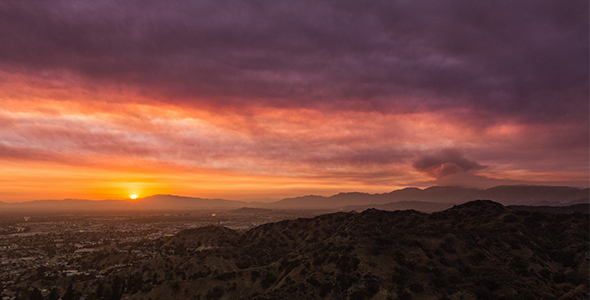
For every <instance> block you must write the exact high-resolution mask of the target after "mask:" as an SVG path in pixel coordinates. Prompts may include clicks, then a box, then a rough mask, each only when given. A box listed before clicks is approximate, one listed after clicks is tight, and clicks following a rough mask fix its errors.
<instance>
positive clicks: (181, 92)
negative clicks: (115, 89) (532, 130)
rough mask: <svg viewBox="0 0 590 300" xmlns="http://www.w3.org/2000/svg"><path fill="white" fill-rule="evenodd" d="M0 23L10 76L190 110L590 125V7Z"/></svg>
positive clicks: (81, 11) (28, 9) (7, 15)
mask: <svg viewBox="0 0 590 300" xmlns="http://www.w3.org/2000/svg"><path fill="white" fill-rule="evenodd" d="M0 19H1V20H2V23H1V26H0V39H1V40H2V41H3V43H2V44H1V45H0V65H2V67H3V68H4V69H5V70H12V71H14V72H23V73H25V74H29V75H31V74H37V73H43V74H54V76H58V75H59V74H62V73H64V72H65V73H71V74H74V75H76V76H79V77H80V78H81V80H84V81H86V82H90V84H96V86H97V87H102V86H104V85H114V86H117V85H124V86H129V87H134V88H136V89H138V90H139V91H141V92H142V93H144V94H145V95H150V96H151V97H153V98H154V99H158V100H159V101H162V102H167V103H173V104H178V105H188V106H193V107H211V108H216V109H221V110H224V109H227V108H228V107H242V108H243V107H250V106H272V107H283V108H294V107H296V108H300V107H306V108H313V109H328V110H353V111H354V110H368V111H380V112H384V113H408V112H416V111H441V110H445V111H448V112H449V113H451V112H455V111H461V110H465V109H466V110H468V113H467V114H462V115H461V117H466V116H470V118H473V122H478V121H479V122H481V124H483V125H485V124H491V123H495V122H497V121H498V119H502V120H503V119H507V118H509V119H514V120H517V121H518V122H524V123H547V122H549V123H554V122H556V123H560V122H566V123H576V122H577V123H579V122H580V121H582V120H587V111H588V109H587V108H588V101H587V98H588V62H589V60H588V59H589V58H588V57H589V55H588V52H589V50H588V44H589V42H588V41H589V40H588V36H589V34H588V26H587V23H588V3H587V2H583V1H568V2H566V3H563V2H562V1H519V2H513V1H509V0H503V1H494V3H493V4H490V3H479V2H473V1H463V0H446V1H426V0H423V1H395V2H391V1H376V2H372V3H371V4H359V3H356V2H354V1H330V0H325V1H319V2H318V1H298V2H296V3H295V2H288V3H284V2H273V1H267V2H256V3H253V2H243V1H213V0H211V1H198V2H187V1H171V2H170V1H169V2H166V4H163V3H159V2H157V1H139V0H137V1H124V2H121V1H101V2H96V1H77V2H76V3H75V4H74V3H73V2H71V1H59V0H55V1H18V2H12V3H10V4H4V5H2V6H0ZM580 108H582V109H580ZM238 111H240V109H238Z"/></svg>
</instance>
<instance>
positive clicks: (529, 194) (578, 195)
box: [261, 185, 590, 209]
mask: <svg viewBox="0 0 590 300" xmlns="http://www.w3.org/2000/svg"><path fill="white" fill-rule="evenodd" d="M589 193H590V191H589V189H579V188H574V187H553V186H524V185H523V186H521V185H519V186H498V187H494V188H490V189H486V190H479V189H472V188H462V187H429V188H426V189H419V188H405V189H401V190H396V191H392V192H389V193H384V194H367V193H340V194H337V195H333V196H330V197H323V196H313V195H311V196H303V197H296V198H286V199H283V200H280V201H278V202H274V203H268V204H261V206H262V207H266V208H275V209H306V208H307V209H327V208H332V209H334V208H345V207H347V206H353V205H356V206H364V207H367V206H374V205H377V206H378V205H383V204H387V203H408V202H412V201H413V202H431V203H449V204H457V203H464V202H467V201H471V200H477V199H488V200H492V201H497V202H500V203H502V204H505V205H512V204H514V205H535V204H537V203H541V202H543V203H545V204H544V205H567V204H570V202H571V201H580V199H583V198H588V194H589ZM441 207H444V205H442V206H441Z"/></svg>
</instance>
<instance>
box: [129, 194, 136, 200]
mask: <svg viewBox="0 0 590 300" xmlns="http://www.w3.org/2000/svg"><path fill="white" fill-rule="evenodd" d="M129 198H131V199H133V200H135V199H137V195H130V196H129Z"/></svg>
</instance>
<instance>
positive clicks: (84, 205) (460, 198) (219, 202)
mask: <svg viewBox="0 0 590 300" xmlns="http://www.w3.org/2000/svg"><path fill="white" fill-rule="evenodd" d="M589 193H590V192H589V189H579V188H574V187H552V186H498V187H494V188H490V189H486V190H478V189H471V188H462V187H429V188H426V189H419V188H405V189H401V190H395V191H392V192H389V193H383V194H368V193H358V192H354V193H340V194H336V195H333V196H329V197H324V196H316V195H309V196H303V197H296V198H286V199H282V200H280V201H277V202H272V203H260V202H258V203H254V202H251V203H248V202H243V201H236V200H226V199H206V198H195V197H182V196H174V195H154V196H149V197H146V198H142V199H138V200H136V201H128V200H101V201H90V200H79V199H66V200H38V201H29V202H23V203H2V202H0V212H1V211H14V210H31V211H49V212H51V211H80V210H91V211H106V210H113V211H115V210H123V211H127V210H208V209H238V208H241V207H245V206H248V207H255V208H265V209H313V210H362V209H364V208H370V207H375V208H380V209H384V210H396V209H416V210H419V211H424V212H433V211H438V210H442V209H445V208H448V207H450V206H451V205H452V204H458V203H464V202H467V201H471V200H477V199H488V200H493V201H496V202H500V203H502V204H504V205H544V206H562V205H571V204H577V203H588V195H589ZM425 203H429V204H425ZM428 205H430V206H428ZM353 206H354V207H353Z"/></svg>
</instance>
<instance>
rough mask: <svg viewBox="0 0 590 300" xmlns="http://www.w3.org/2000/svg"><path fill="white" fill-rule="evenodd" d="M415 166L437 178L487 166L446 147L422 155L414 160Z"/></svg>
mask: <svg viewBox="0 0 590 300" xmlns="http://www.w3.org/2000/svg"><path fill="white" fill-rule="evenodd" d="M413 166H414V168H415V169H416V170H418V171H420V172H424V173H427V174H428V175H430V176H432V177H435V178H442V177H445V176H448V175H452V174H457V173H464V172H470V171H475V170H482V169H485V166H482V165H480V164H478V163H477V162H475V161H471V160H468V159H466V158H465V157H464V156H463V153H462V152H461V151H459V150H456V149H446V150H443V151H441V152H440V153H436V154H434V155H427V156H423V157H420V158H419V159H418V160H417V161H416V162H414V165H413Z"/></svg>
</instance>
